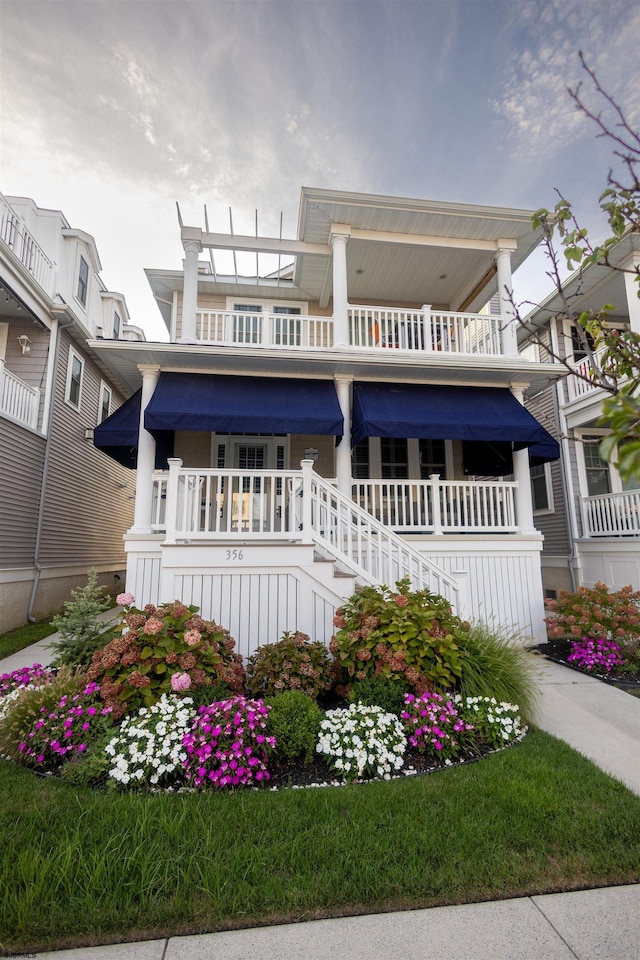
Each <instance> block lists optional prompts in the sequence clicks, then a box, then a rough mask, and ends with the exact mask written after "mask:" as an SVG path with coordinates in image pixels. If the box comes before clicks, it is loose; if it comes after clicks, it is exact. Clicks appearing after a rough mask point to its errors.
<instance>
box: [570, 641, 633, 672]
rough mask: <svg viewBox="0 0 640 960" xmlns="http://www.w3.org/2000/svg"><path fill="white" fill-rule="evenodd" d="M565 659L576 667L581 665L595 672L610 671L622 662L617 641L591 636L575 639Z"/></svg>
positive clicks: (584, 668)
mask: <svg viewBox="0 0 640 960" xmlns="http://www.w3.org/2000/svg"><path fill="white" fill-rule="evenodd" d="M567 660H568V661H570V662H572V663H575V665H576V666H577V667H582V669H583V670H593V671H594V672H596V673H598V672H601V673H610V672H611V670H613V669H614V668H615V667H621V666H622V665H623V663H624V660H623V658H622V651H621V649H620V647H619V646H618V644H617V643H614V641H613V640H604V639H602V638H600V639H598V640H594V639H593V638H592V637H583V638H582V640H575V641H574V642H573V643H572V645H571V653H570V654H569V656H568V657H567Z"/></svg>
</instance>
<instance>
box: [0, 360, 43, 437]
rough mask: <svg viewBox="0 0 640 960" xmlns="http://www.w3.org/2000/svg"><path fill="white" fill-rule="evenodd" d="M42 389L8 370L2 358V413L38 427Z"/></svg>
mask: <svg viewBox="0 0 640 960" xmlns="http://www.w3.org/2000/svg"><path fill="white" fill-rule="evenodd" d="M39 405H40V391H39V390H38V388H37V387H30V386H29V385H28V384H27V383H24V382H23V381H22V380H21V379H20V378H19V377H16V375H15V374H14V373H11V371H10V370H7V368H6V366H5V364H4V361H3V360H0V413H3V414H5V415H6V416H7V417H11V419H12V420H16V421H17V422H18V423H21V424H22V425H23V426H25V427H32V428H33V429H34V430H36V429H37V427H38V407H39Z"/></svg>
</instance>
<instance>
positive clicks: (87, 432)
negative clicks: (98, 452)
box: [84, 427, 93, 442]
mask: <svg viewBox="0 0 640 960" xmlns="http://www.w3.org/2000/svg"><path fill="white" fill-rule="evenodd" d="M84 438H85V440H91V442H93V427H85V428H84Z"/></svg>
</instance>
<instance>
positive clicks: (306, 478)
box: [300, 460, 315, 543]
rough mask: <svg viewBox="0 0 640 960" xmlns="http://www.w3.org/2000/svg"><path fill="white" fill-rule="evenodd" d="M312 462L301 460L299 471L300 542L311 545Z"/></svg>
mask: <svg viewBox="0 0 640 960" xmlns="http://www.w3.org/2000/svg"><path fill="white" fill-rule="evenodd" d="M314 466H315V463H314V461H313V460H301V461H300V469H301V470H302V542H303V543H312V542H313V537H312V536H311V533H312V529H311V528H312V522H313V514H312V510H311V480H312V477H313V468H314Z"/></svg>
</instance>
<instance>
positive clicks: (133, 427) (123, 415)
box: [93, 390, 173, 470]
mask: <svg viewBox="0 0 640 960" xmlns="http://www.w3.org/2000/svg"><path fill="white" fill-rule="evenodd" d="M141 399H142V390H137V391H136V392H135V393H134V394H133V396H131V397H129V399H128V400H125V402H124V403H123V404H122V406H121V407H118V409H117V410H116V411H115V412H114V413H112V414H111V416H110V417H107V419H106V420H103V421H102V423H100V424H99V425H98V426H97V427H96V428H95V429H94V431H93V445H94V446H95V447H97V448H98V450H102V452H103V453H106V454H107V456H109V457H111V459H112V460H115V461H116V462H117V463H120V464H121V465H122V466H123V467H130V468H131V469H135V467H136V466H137V464H138V431H139V429H140V401H141ZM172 456H173V433H172V432H169V433H167V432H166V431H158V433H157V434H156V460H155V466H156V469H158V470H166V469H167V458H168V457H172Z"/></svg>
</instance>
